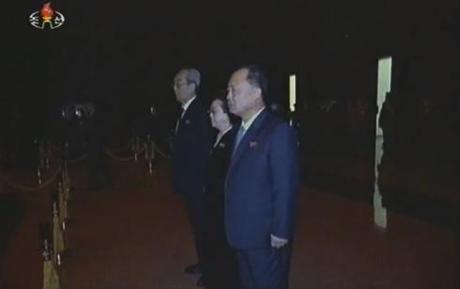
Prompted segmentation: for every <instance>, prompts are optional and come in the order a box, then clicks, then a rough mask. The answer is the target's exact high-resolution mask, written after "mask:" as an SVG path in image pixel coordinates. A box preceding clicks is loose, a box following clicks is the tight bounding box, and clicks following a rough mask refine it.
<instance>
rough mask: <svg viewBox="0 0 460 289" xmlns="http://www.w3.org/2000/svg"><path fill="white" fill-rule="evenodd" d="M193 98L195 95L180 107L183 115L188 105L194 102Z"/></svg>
mask: <svg viewBox="0 0 460 289" xmlns="http://www.w3.org/2000/svg"><path fill="white" fill-rule="evenodd" d="M195 98H196V95H195V96H194V97H192V98H190V99H189V100H187V102H186V103H184V104H183V105H182V109H183V110H184V113H185V112H186V111H187V108H188V107H189V106H190V104H192V101H194V100H195Z"/></svg>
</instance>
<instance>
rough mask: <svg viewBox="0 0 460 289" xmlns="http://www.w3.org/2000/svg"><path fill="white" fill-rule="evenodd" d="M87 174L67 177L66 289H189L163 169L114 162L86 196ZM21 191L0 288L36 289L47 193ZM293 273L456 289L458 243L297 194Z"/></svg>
mask: <svg viewBox="0 0 460 289" xmlns="http://www.w3.org/2000/svg"><path fill="white" fill-rule="evenodd" d="M83 168H84V167H82V166H81V165H78V164H77V165H75V166H73V167H72V168H71V172H70V174H71V178H72V187H73V192H72V203H71V207H70V214H71V223H70V225H69V227H68V231H67V232H66V239H67V245H68V246H69V248H70V250H69V253H68V255H67V256H66V257H65V258H64V260H63V265H62V266H61V267H60V276H61V283H62V288H65V289H90V288H94V289H143V288H157V289H189V288H197V287H196V286H195V281H196V280H195V278H194V277H192V276H187V275H184V274H183V267H184V265H187V264H190V263H192V262H194V261H195V255H194V252H193V249H192V240H191V236H190V231H189V227H188V224H187V219H186V216H185V212H184V208H183V205H182V202H181V200H180V198H178V196H176V195H175V194H174V193H173V192H172V191H171V186H170V179H169V175H168V172H169V170H168V165H167V163H162V164H158V166H157V169H156V172H155V173H154V174H153V175H152V176H150V175H149V174H148V173H147V170H146V167H145V164H143V163H142V162H139V163H133V162H113V163H112V164H111V169H112V175H113V176H114V178H113V184H112V186H111V187H110V188H107V189H104V190H101V191H96V192H91V191H88V190H87V189H86V176H85V174H84V172H83V171H84V170H83ZM53 190H55V188H54V187H48V188H45V189H43V190H41V191H34V192H22V193H21V192H18V193H17V194H19V195H20V196H21V198H22V199H23V200H24V201H25V204H26V205H25V211H24V212H25V213H24V215H23V217H22V219H21V221H20V223H19V224H18V225H17V228H16V229H15V230H14V231H13V235H11V236H10V238H9V241H8V244H7V247H6V248H7V249H6V253H5V254H4V258H3V260H1V262H2V266H1V267H0V268H2V274H1V275H0V276H2V279H3V280H2V281H3V282H2V283H1V286H3V287H2V288H5V289H35V288H37V289H38V288H41V287H42V257H41V255H40V239H39V236H40V233H39V227H40V224H42V223H44V222H48V221H49V220H50V218H51V215H50V214H51V213H50V193H51V191H53ZM299 209H300V212H299V216H298V227H297V228H298V230H297V236H296V239H295V243H294V254H293V260H292V271H291V287H292V288H293V289H458V288H460V235H459V234H458V232H456V231H454V230H453V229H450V228H448V227H443V226H438V225H436V224H435V223H433V222H429V221H423V220H420V219H417V218H414V217H411V216H409V215H404V214H401V213H395V212H393V211H390V212H389V215H388V228H387V229H386V230H385V231H383V230H380V229H377V228H376V227H375V226H374V225H373V211H372V207H371V206H370V204H369V203H368V202H365V201H362V200H356V199H351V198H347V197H345V196H343V195H340V194H336V193H333V192H331V191H328V190H327V189H324V188H321V189H318V188H317V187H316V188H315V187H308V186H306V187H303V188H302V192H301V194H300V199H299Z"/></svg>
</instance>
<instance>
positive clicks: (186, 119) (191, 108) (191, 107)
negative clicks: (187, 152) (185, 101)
mask: <svg viewBox="0 0 460 289" xmlns="http://www.w3.org/2000/svg"><path fill="white" fill-rule="evenodd" d="M197 103H198V99H196V98H195V99H194V100H193V101H192V102H191V103H190V105H189V107H188V108H187V110H186V111H185V113H184V116H183V117H182V118H181V119H180V120H179V126H178V128H177V131H180V130H181V129H183V128H184V124H190V122H191V120H190V118H191V117H192V115H193V113H194V111H195V110H196V107H197Z"/></svg>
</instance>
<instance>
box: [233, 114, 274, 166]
mask: <svg viewBox="0 0 460 289" xmlns="http://www.w3.org/2000/svg"><path fill="white" fill-rule="evenodd" d="M267 116H268V113H267V111H266V110H265V109H264V111H262V112H261V113H260V115H258V116H257V118H256V119H255V120H254V122H253V123H252V125H251V126H250V127H249V130H248V131H247V132H246V133H245V134H244V136H243V139H241V141H240V143H239V145H238V147H237V148H236V152H235V153H234V155H233V157H232V160H231V163H230V169H231V168H232V167H233V166H234V165H235V164H236V163H237V162H238V161H239V159H240V158H241V156H242V155H243V154H244V152H245V151H247V150H248V149H249V147H250V145H249V144H250V143H251V142H252V141H253V140H254V139H255V138H256V137H257V135H258V134H259V131H260V129H261V128H262V127H263V124H264V123H265V120H266V119H267Z"/></svg>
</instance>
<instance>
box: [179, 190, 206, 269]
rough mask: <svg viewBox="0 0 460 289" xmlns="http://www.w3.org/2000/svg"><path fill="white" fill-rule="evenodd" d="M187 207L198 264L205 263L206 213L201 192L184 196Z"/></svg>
mask: <svg viewBox="0 0 460 289" xmlns="http://www.w3.org/2000/svg"><path fill="white" fill-rule="evenodd" d="M184 201H185V207H186V209H187V214H188V217H189V221H190V225H191V228H192V233H193V238H194V241H195V249H196V254H197V257H198V264H200V265H201V264H203V262H204V259H205V249H206V248H205V238H206V229H205V228H206V213H205V206H204V198H203V197H202V196H201V193H200V194H187V195H185V196H184Z"/></svg>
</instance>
